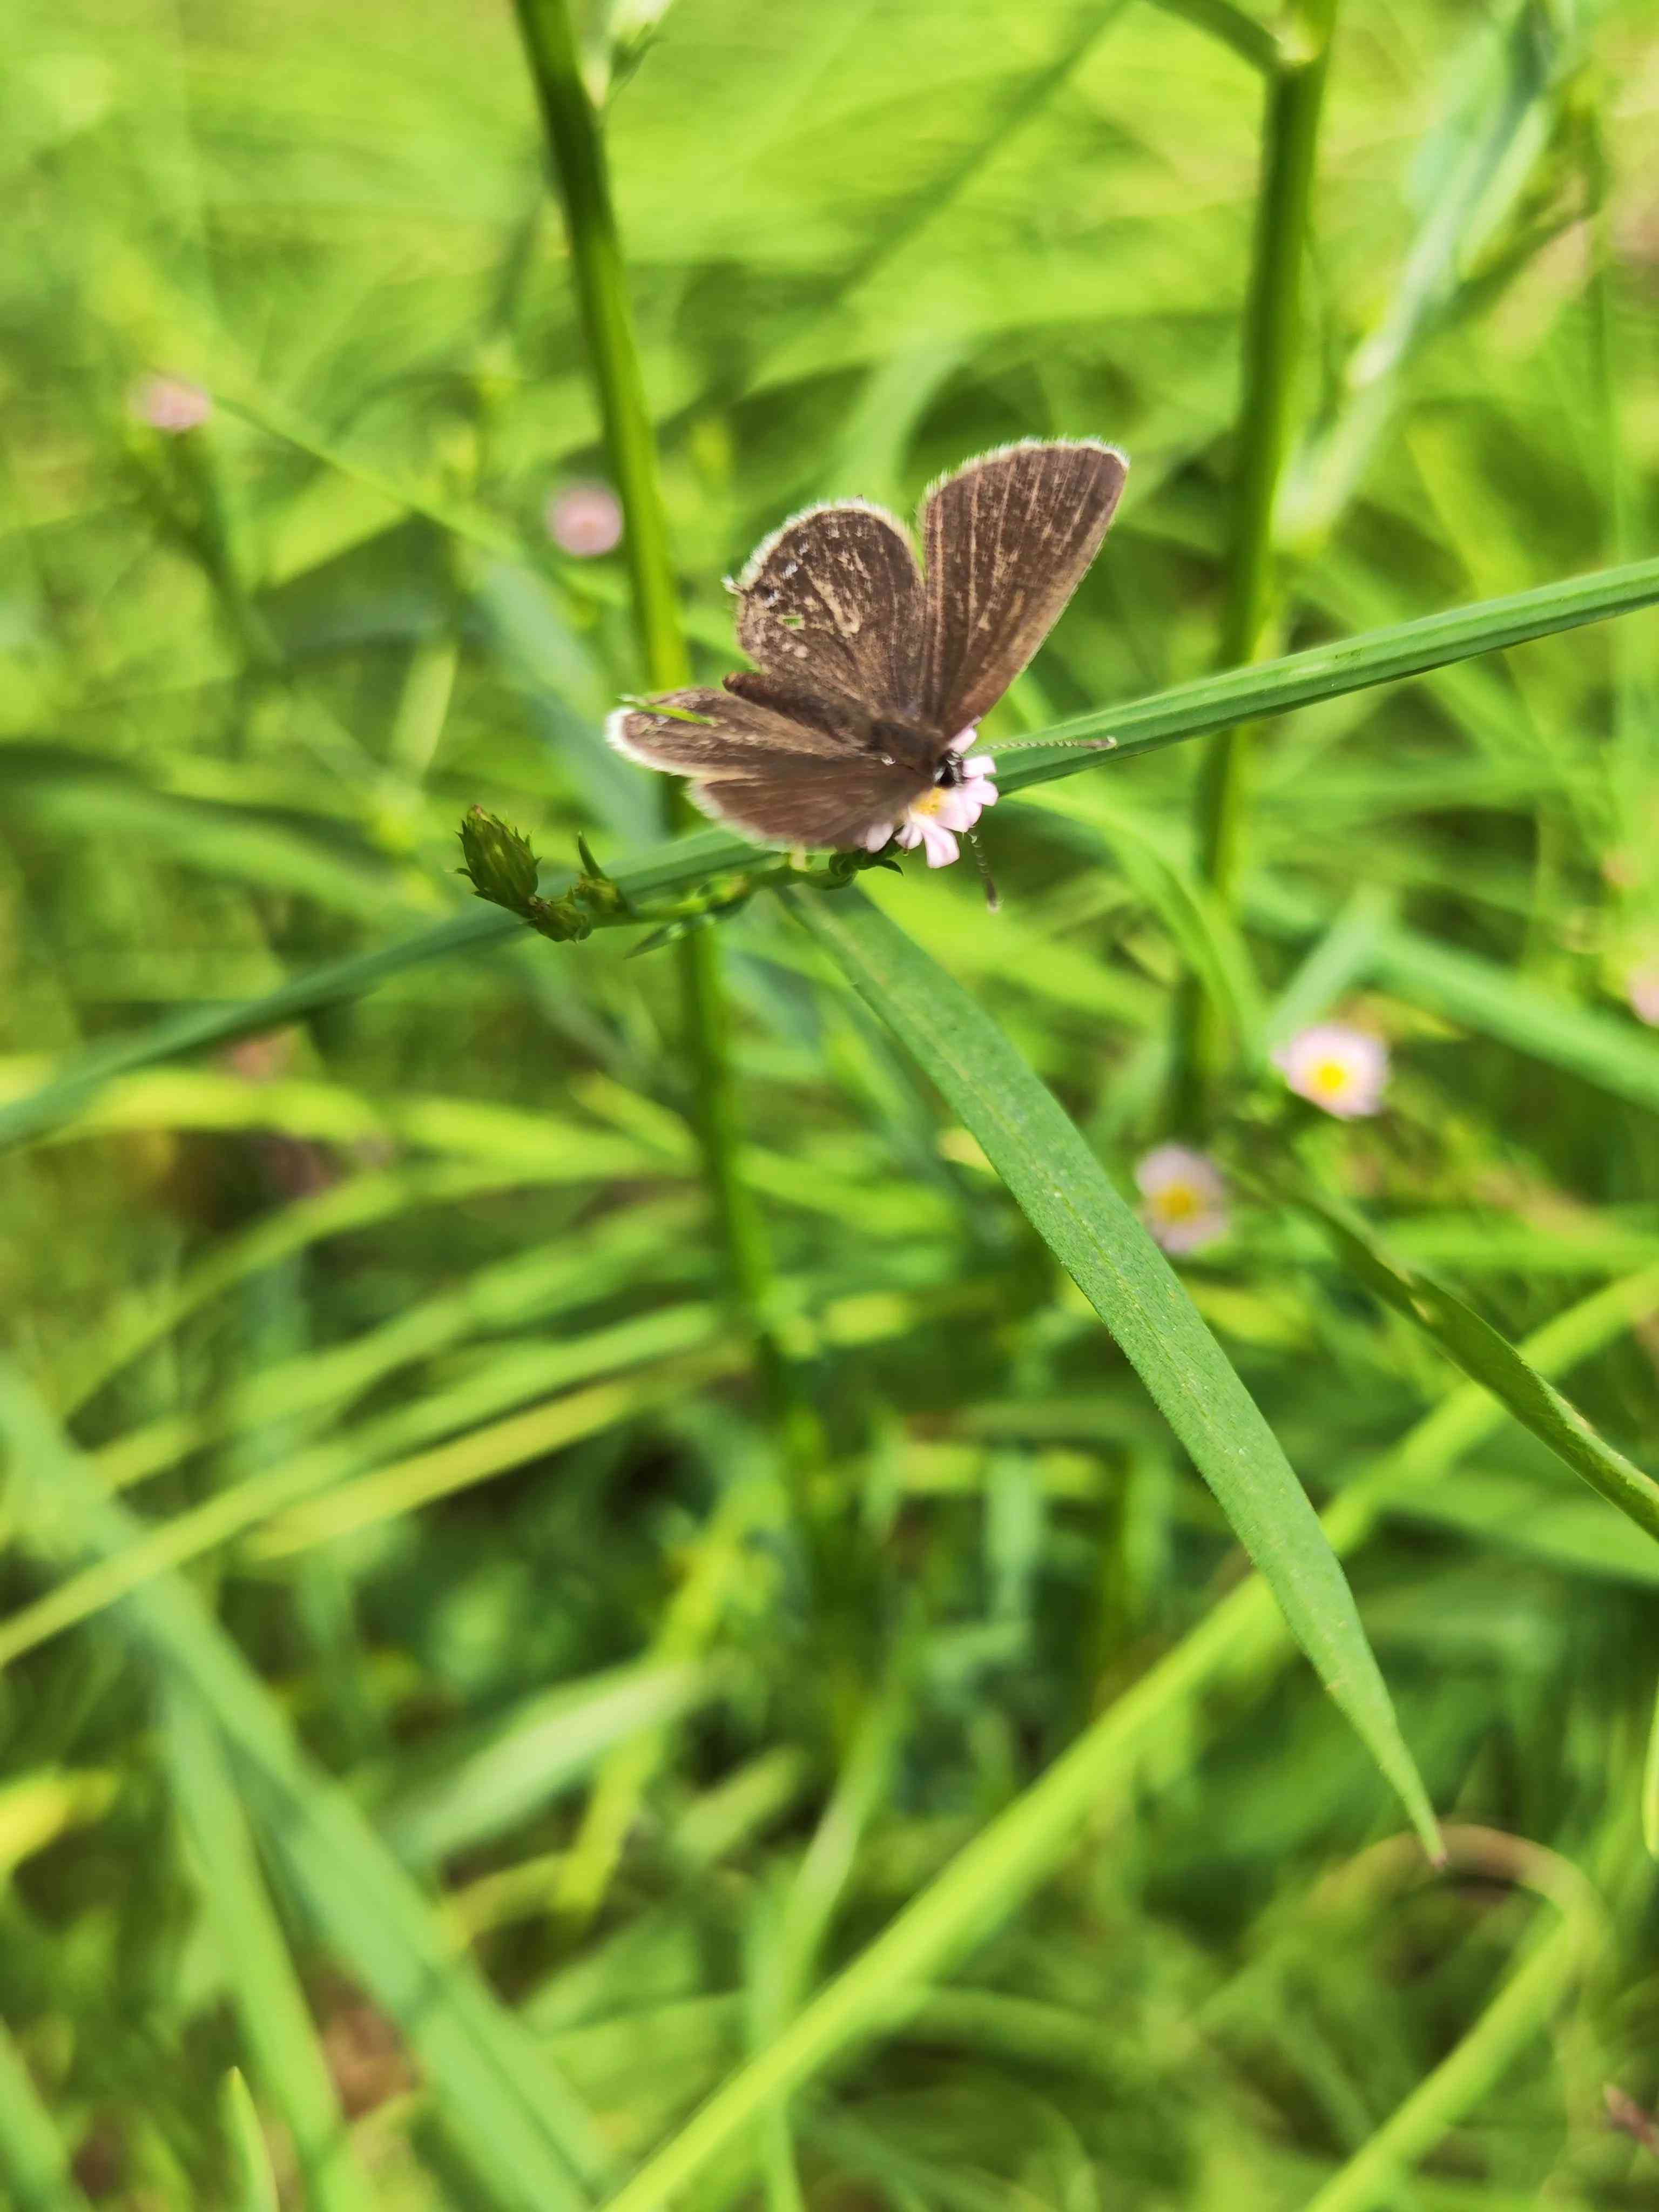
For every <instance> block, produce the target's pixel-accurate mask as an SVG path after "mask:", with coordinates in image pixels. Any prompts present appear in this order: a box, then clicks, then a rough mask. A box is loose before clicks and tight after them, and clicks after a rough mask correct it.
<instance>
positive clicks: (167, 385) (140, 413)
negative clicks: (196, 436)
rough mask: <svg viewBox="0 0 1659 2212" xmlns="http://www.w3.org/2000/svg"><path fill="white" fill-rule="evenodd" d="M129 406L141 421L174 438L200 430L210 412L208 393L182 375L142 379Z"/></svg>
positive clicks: (210, 400) (211, 404) (136, 386)
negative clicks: (185, 432) (186, 431)
mask: <svg viewBox="0 0 1659 2212" xmlns="http://www.w3.org/2000/svg"><path fill="white" fill-rule="evenodd" d="M128 404H129V405H130V406H131V410H132V412H133V413H134V414H135V415H136V416H137V418H138V420H139V421H140V422H148V423H149V427H150V428H151V429H152V430H165V431H167V433H168V435H170V436H173V437H177V436H178V435H179V433H180V432H182V431H185V430H197V429H199V428H201V426H202V424H203V423H204V422H206V421H207V419H208V417H209V416H210V415H211V414H212V412H213V401H212V399H211V398H210V396H209V395H208V393H206V392H204V391H203V389H202V387H201V386H200V385H199V384H191V383H190V382H189V381H188V380H186V379H185V378H184V377H182V376H147V377H145V378H144V379H143V380H142V382H140V383H138V384H137V385H135V386H133V389H132V392H131V396H130V398H129V401H128Z"/></svg>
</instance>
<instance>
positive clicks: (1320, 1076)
mask: <svg viewBox="0 0 1659 2212" xmlns="http://www.w3.org/2000/svg"><path fill="white" fill-rule="evenodd" d="M1308 1080H1309V1081H1310V1083H1311V1084H1312V1085H1313V1087H1314V1089H1315V1090H1316V1091H1325V1092H1326V1093H1327V1094H1328V1096H1330V1097H1340V1095H1341V1093H1342V1092H1343V1091H1346V1089H1347V1087H1348V1085H1349V1084H1350V1083H1351V1082H1352V1080H1353V1070H1352V1068H1351V1067H1350V1066H1348V1064H1347V1062H1346V1060H1319V1061H1317V1062H1316V1064H1315V1065H1314V1066H1312V1067H1311V1068H1310V1069H1309V1071H1308Z"/></svg>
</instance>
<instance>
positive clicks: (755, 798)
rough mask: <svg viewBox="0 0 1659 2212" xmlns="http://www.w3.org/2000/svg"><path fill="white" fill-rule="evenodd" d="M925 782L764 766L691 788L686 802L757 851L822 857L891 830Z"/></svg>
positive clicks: (875, 771) (798, 762) (872, 768)
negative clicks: (796, 850) (801, 850)
mask: <svg viewBox="0 0 1659 2212" xmlns="http://www.w3.org/2000/svg"><path fill="white" fill-rule="evenodd" d="M931 781H932V778H931V777H923V776H918V775H916V774H915V771H914V770H912V769H902V768H897V767H887V766H884V764H883V763H881V762H879V761H874V760H853V761H846V760H843V761H838V762H830V761H823V760H803V759H795V760H769V761H768V762H767V763H766V764H765V766H764V767H760V766H759V765H757V767H756V769H755V772H754V773H753V774H752V775H717V776H709V777H707V778H706V779H703V780H702V781H697V782H694V783H693V785H692V787H691V796H692V798H693V799H695V801H696V804H697V805H699V806H700V807H701V808H702V811H703V812H704V813H705V814H708V815H710V816H712V817H713V818H714V820H715V821H716V822H724V823H728V824H729V825H730V827H731V828H732V829H740V830H741V831H742V832H743V834H744V836H746V837H753V838H755V839H756V840H757V842H759V843H761V844H763V845H804V846H805V847H806V848H808V850H809V851H814V852H823V851H825V850H829V849H833V848H837V847H839V848H843V849H844V848H850V847H853V846H857V845H863V844H865V843H866V842H867V841H868V839H869V837H870V836H871V834H872V832H873V831H874V830H875V829H878V828H886V827H890V826H892V825H894V824H896V823H897V822H898V821H899V819H900V818H901V817H902V814H903V812H904V810H905V808H906V807H907V806H908V805H910V804H911V802H912V800H914V799H920V798H921V795H922V793H924V792H925V791H926V790H927V788H928V787H929V784H930V783H931Z"/></svg>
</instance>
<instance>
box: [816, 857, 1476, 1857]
mask: <svg viewBox="0 0 1659 2212" xmlns="http://www.w3.org/2000/svg"><path fill="white" fill-rule="evenodd" d="M792 904H793V908H794V910H795V911H796V913H797V914H798V915H799V916H800V918H801V919H802V920H803V921H805V924H806V926H807V927H808V928H809V930H810V931H811V933H812V935H813V936H814V937H815V938H816V939H817V941H818V943H819V945H821V946H822V947H823V950H824V951H826V952H827V953H828V954H829V957H830V958H831V959H832V960H833V961H834V962H835V963H836V965H837V966H838V967H839V968H840V969H841V971H842V974H843V975H845V976H846V978H847V980H848V982H849V983H850V984H851V985H852V987H853V988H854V990H855V991H856V992H857V993H858V994H859V995H860V998H862V999H863V1000H865V1001H866V1004H867V1005H869V1006H871V1007H872V1008H873V1009H874V1011H875V1012H877V1013H878V1015H879V1016H880V1017H881V1018H882V1019H883V1020H884V1021H885V1022H886V1023H887V1024H889V1025H890V1027H891V1028H892V1029H893V1030H894V1031H895V1032H896V1034H897V1036H900V1037H901V1038H902V1040H903V1042H905V1044H906V1045H907V1046H908V1048H909V1050H910V1051H911V1052H912V1053H913V1054H915V1057H916V1059H917V1060H918V1061H919V1062H920V1063H921V1066H922V1067H923V1068H924V1069H925V1071H926V1072H927V1074H928V1076H929V1077H930V1078H931V1079H933V1082H934V1083H935V1084H936V1085H938V1087H939V1090H940V1091H942V1092H943V1094H944V1096H945V1098H946V1099H947V1100H948V1101H949V1102H950V1103H951V1106H952V1107H953V1108H954V1109H955V1110H956V1112H957V1114H958V1115H960V1116H961V1117H962V1120H963V1123H964V1125H965V1126H966V1127H968V1128H969V1130H970V1131H971V1132H972V1133H973V1134H974V1136H975V1138H977V1139H978V1140H979V1143H980V1144H981V1146H982V1147H983V1149H984V1152H985V1154H986V1157H987V1158H988V1159H989V1160H990V1162H991V1164H992V1165H993V1166H994V1168H995V1169H996V1170H997V1172H998V1174H999V1175H1000V1176H1001V1177H1002V1179H1003V1181H1004V1182H1005V1183H1006V1185H1007V1187H1008V1188H1009V1190H1010V1192H1011V1193H1012V1195H1013V1197H1014V1199H1015V1200H1016V1201H1017V1202H1018V1205H1019V1206H1020V1208H1021V1210H1022V1212H1024V1214H1025V1216H1026V1218H1028V1219H1029V1220H1030V1223H1031V1225H1032V1226H1033V1227H1034V1228H1035V1229H1036V1231H1037V1232H1038V1234H1039V1235H1040V1236H1041V1237H1042V1238H1043V1240H1044V1242H1045V1243H1047V1244H1048V1247H1049V1249H1050V1250H1051V1251H1053V1253H1054V1255H1055V1257H1056V1258H1057V1259H1058V1260H1059V1261H1060V1264H1061V1265H1062V1266H1063V1267H1065V1269H1066V1273H1068V1274H1069V1275H1070V1276H1071V1277H1072V1279H1073V1281H1074V1282H1076V1284H1077V1285H1078V1286H1079V1289H1080V1290H1081V1291H1083V1293H1084V1295H1085V1297H1087V1299H1088V1300H1089V1303H1090V1304H1091V1305H1092V1306H1093V1307H1094V1309H1095V1311H1096V1312H1097V1314H1098V1315H1099V1316H1100V1318H1101V1319H1102V1321H1103V1322H1105V1324H1106V1327H1107V1328H1109V1330H1110V1332H1111V1334H1112V1336H1113V1337H1114V1339H1115V1341H1116V1343H1117V1345H1118V1346H1119V1348H1120V1349H1121V1352H1123V1355H1124V1357H1125V1358H1127V1360H1128V1361H1129V1363H1130V1364H1131V1365H1132V1366H1133V1368H1134V1369H1135V1370H1136V1372H1137V1373H1138V1374H1139V1376H1140V1378H1141V1380H1142V1382H1143V1383H1145V1384H1146V1388H1147V1389H1148V1390H1149V1391H1150V1392H1151V1394H1152V1397H1153V1399H1154V1400H1155V1401H1157V1404H1158V1408H1159V1410H1160V1412H1162V1413H1163V1414H1164V1419H1166V1420H1167V1421H1168V1422H1169V1424H1170V1427H1171V1428H1172V1429H1173V1430H1174V1431H1175V1433H1176V1436H1177V1437H1179V1438H1180V1439H1181V1442H1182V1444H1183V1445H1184V1446H1185V1447H1186V1449H1187V1450H1188V1452H1189V1453H1190V1455H1191V1456H1192V1459H1193V1462H1194V1465H1195V1466H1196V1467H1197V1468H1198V1469H1199V1472H1200V1474H1202V1475H1203V1477H1204V1479H1205V1480H1206V1482H1207V1483H1208V1484H1209V1486H1210V1487H1211V1488H1212V1490H1213V1491H1214V1492H1215V1494H1216V1497H1217V1498H1218V1500H1219V1502H1220V1504H1221V1507H1222V1510H1223V1511H1224V1512H1225V1514H1226V1516H1227V1518H1228V1519H1229V1521H1231V1523H1232V1525H1233V1528H1234V1529H1235V1531H1236V1532H1237V1535H1238V1537H1239V1540H1240V1541H1241V1542H1242V1543H1243V1546H1244V1547H1245V1549H1246V1550H1247V1551H1248V1552H1249V1554H1250V1557H1251V1558H1252V1559H1254V1560H1255V1563H1256V1565H1257V1566H1258V1567H1259V1568H1260V1569H1261V1572H1262V1573H1263V1575H1264V1576H1265V1577H1266V1578H1267V1582H1268V1583H1269V1584H1270V1585H1271V1586H1272V1589H1273V1594H1274V1595H1275V1597H1276V1598H1277V1599H1278V1601H1279V1605H1280V1606H1281V1607H1283V1609H1284V1613H1285V1619H1286V1620H1287V1621H1288V1622H1289V1623H1290V1625H1291V1630H1292V1632H1293V1633H1294V1634H1295V1636H1296V1638H1297V1642H1298V1643H1299V1644H1301V1645H1302V1647H1303V1649H1304V1650H1305V1651H1306V1652H1307V1654H1308V1656H1309V1657H1310V1659H1311V1660H1312V1662H1313V1663H1314V1665H1315V1666H1316V1668H1318V1670H1319V1673H1320V1674H1321V1676H1322V1679H1323V1680H1324V1682H1325V1684H1326V1686H1327V1687H1328V1689H1329V1691H1330V1692H1331V1695H1332V1696H1333V1697H1334V1699H1335V1700H1336V1702H1337V1704H1338V1705H1340V1707H1341V1709H1342V1711H1344V1712H1345V1713H1346V1715H1347V1717H1348V1718H1349V1720H1350V1721H1352V1723H1353V1725H1354V1727H1355V1728H1356V1729H1358V1731H1359V1734H1360V1735H1361V1736H1362V1737H1363V1738H1364V1741H1365V1743H1366V1744H1367V1746H1368V1747H1369V1748H1370V1752H1371V1754H1372V1756H1373V1758H1375V1759H1376V1762H1377V1765H1379V1766H1380V1767H1381V1769H1382V1770H1383V1773H1384V1774H1386V1775H1387V1776H1388V1778H1389V1780H1390V1781H1391V1782H1392V1783H1393V1784H1394V1786H1395V1789H1396V1790H1398V1791H1399V1792H1400V1795H1401V1799H1402V1801H1403V1802H1404V1803H1405V1805H1406V1807H1407V1810H1408V1811H1409V1812H1410V1814H1411V1817H1412V1820H1413V1823H1414V1824H1415V1825H1416V1826H1418V1828H1419V1831H1420V1832H1421V1833H1422V1835H1423V1837H1424V1839H1425V1844H1426V1845H1427V1846H1428V1847H1429V1848H1430V1849H1431V1850H1432V1849H1434V1848H1435V1835H1436V1830H1435V1824H1434V1815H1433V1814H1432V1812H1431V1810H1430V1808H1429V1802H1428V1798H1427V1796H1426V1794H1425V1790H1424V1789H1423V1785H1422V1783H1421V1781H1420V1780H1419V1777H1418V1774H1417V1770H1416V1768H1415V1767H1414V1765H1413V1763H1412V1759H1411V1754H1410V1753H1409V1752H1408V1751H1407V1748H1406V1746H1405V1744H1404V1742H1403V1741H1402V1740H1401V1735H1400V1730H1399V1727H1398V1724H1397V1723H1396V1722H1395V1716H1394V1708H1393V1706H1392V1705H1391V1704H1390V1702H1389V1693H1388V1691H1387V1690H1386V1688H1385V1687H1384V1686H1383V1678H1382V1675H1381V1674H1380V1673H1379V1672H1378V1670H1377V1667H1376V1660H1375V1659H1374V1658H1373V1657H1372V1656H1371V1650H1370V1644H1368V1643H1367V1641H1366V1638H1365V1632H1364V1629H1363V1628H1362V1627H1361V1626H1360V1622H1359V1616H1358V1612H1357V1610H1356V1609H1355V1607H1354V1602H1353V1597H1352V1593H1351V1591H1350V1590H1349V1589H1348V1585H1347V1582H1346V1578H1345V1577H1344V1576H1343V1573H1342V1570H1341V1568H1340V1566H1339V1565H1337V1562H1336V1559H1335V1556H1334V1553H1332V1551H1331V1548H1330V1546H1329V1545H1328V1543H1327V1542H1326V1541H1325V1538H1324V1536H1323V1534H1322V1533H1321V1530H1320V1527H1319V1521H1318V1516H1316V1513H1315V1511H1314V1510H1313V1507H1312V1505H1311V1504H1310V1503H1309V1500H1308V1496H1307V1492H1305V1491H1304V1489H1303V1487H1302V1485H1301V1484H1300V1482H1298V1481H1297V1478H1296V1476H1295V1474H1293V1473H1292V1471H1291V1467H1290V1464H1289V1462H1287V1461H1286V1459H1285V1455H1284V1453H1283V1452H1282V1451H1281V1450H1280V1449H1279V1443H1278V1442H1277V1439H1276V1438H1275V1437H1274V1436H1273V1432H1272V1431H1271V1430H1270V1429H1269V1428H1268V1426H1267V1423H1266V1422H1265V1421H1264V1420H1263V1419H1262V1418H1261V1413H1259V1412H1258V1411H1257V1409H1256V1406H1255V1401H1254V1400H1253V1399H1252V1398H1251V1396H1250V1395H1249V1391H1248V1390H1246V1389H1245V1388H1244V1385H1243V1383H1241V1382H1240V1380H1239V1378H1238V1376H1237V1374H1236V1373H1235V1371H1234V1370H1233V1369H1232V1367H1231V1365H1230V1364H1229V1363H1228V1361H1227V1359H1226V1357H1225V1354H1224V1353H1223V1352H1222V1351H1221V1348H1220V1346H1218V1344H1217V1343H1216V1341H1215V1340H1214V1338H1213V1337H1212V1335H1211V1334H1210V1333H1209V1331H1208V1329H1207V1328H1206V1327H1205V1326H1204V1323H1203V1322H1202V1321H1200V1318H1199V1316H1198V1314H1197V1311H1196V1310H1195V1309H1194V1306H1193V1304H1192V1301H1191V1300H1190V1298H1188V1296H1187V1293H1186V1291H1184V1290H1183V1289H1182V1285H1181V1283H1180V1280H1179V1279H1178V1278H1177V1276H1176V1273H1175V1271H1174V1269H1173V1268H1172V1267H1170V1264H1169V1262H1168V1261H1166V1260H1165V1259H1164V1255H1163V1254H1162V1253H1161V1252H1160V1251H1159V1250H1158V1247H1157V1246H1156V1245H1155V1244H1154V1243H1152V1238H1151V1237H1149V1236H1148V1235H1147V1233H1146V1230H1145V1229H1144V1228H1143V1227H1142V1226H1141V1224H1140V1223H1139V1220H1138V1219H1137V1218H1136V1217H1135V1215H1134V1213H1133V1210H1132V1209H1131V1208H1130V1206H1128V1205H1127V1202H1126V1201H1125V1200H1123V1199H1122V1198H1121V1197H1120V1196H1119V1195H1118V1194H1117V1192H1116V1191H1115V1189H1114V1188H1113V1187H1112V1185H1111V1183H1110V1182H1109V1181H1108V1180H1107V1177H1106V1175H1105V1173H1104V1171H1103V1169H1102V1168H1101V1165H1100V1164H1099V1162H1098V1161H1097V1159H1096V1158H1095V1157H1094V1155H1093V1153H1092V1152H1090V1150H1089V1148H1088V1146H1086V1145H1085V1143H1084V1141H1083V1139H1082V1138H1081V1137H1080V1136H1079V1134H1078V1132H1077V1130H1076V1128H1075V1127H1073V1124H1072V1122H1071V1121H1069V1120H1068V1119H1067V1118H1066V1115H1065V1114H1064V1113H1062V1111H1061V1110H1060V1107H1059V1106H1058V1105H1057V1104H1056V1103H1055V1102H1054V1097H1052V1095H1051V1094H1050V1093H1049V1091H1048V1090H1047V1089H1045V1087H1044V1086H1043V1085H1042V1083H1041V1082H1040V1081H1039V1080H1038V1079H1037V1078H1036V1076H1035V1075H1034V1074H1033V1073H1031V1071H1030V1068H1029V1067H1027V1066H1026V1065H1025V1063H1024V1060H1021V1059H1020V1057H1019V1055H1018V1053H1017V1052H1015V1050H1014V1049H1013V1047H1012V1045H1011V1044H1010V1043H1009V1042H1008V1040H1007V1039H1006V1036H1004V1035H1003V1033H1002V1031H1001V1030H1000V1029H999V1028H998V1027H997V1025H996V1024H995V1023H994V1022H993V1021H992V1020H991V1019H990V1018H989V1017H988V1016H987V1014H985V1013H984V1012H982V1011H981V1008H980V1007H979V1006H977V1005H976V1004H975V1001H974V1000H972V999H970V998H969V995H968V994H967V993H966V992H965V991H963V989H962V988H961V987H960V986H959V985H958V984H957V983H956V982H954V981H952V980H951V977H950V976H949V975H946V974H945V972H944V970H943V969H940V968H939V967H937V966H936V965H935V964H934V963H933V961H932V960H930V959H929V958H928V957H927V954H926V953H925V952H923V951H921V948H920V946H918V945H915V944H913V943H912V942H911V940H910V939H908V937H906V936H905V934H904V933H903V932H902V930H901V929H900V928H899V927H897V925H896V923H894V922H892V921H889V920H888V918H887V917H886V916H885V915H884V914H882V913H881V912H880V910H879V909H878V908H876V907H874V906H872V904H871V903H870V902H869V901H868V900H867V899H866V898H864V897H862V896H860V895H859V894H856V893H848V895H846V896H840V897H837V898H836V899H835V900H833V901H831V900H829V899H827V898H822V899H820V898H811V899H807V898H801V897H797V898H796V899H794V900H793V902H792Z"/></svg>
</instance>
